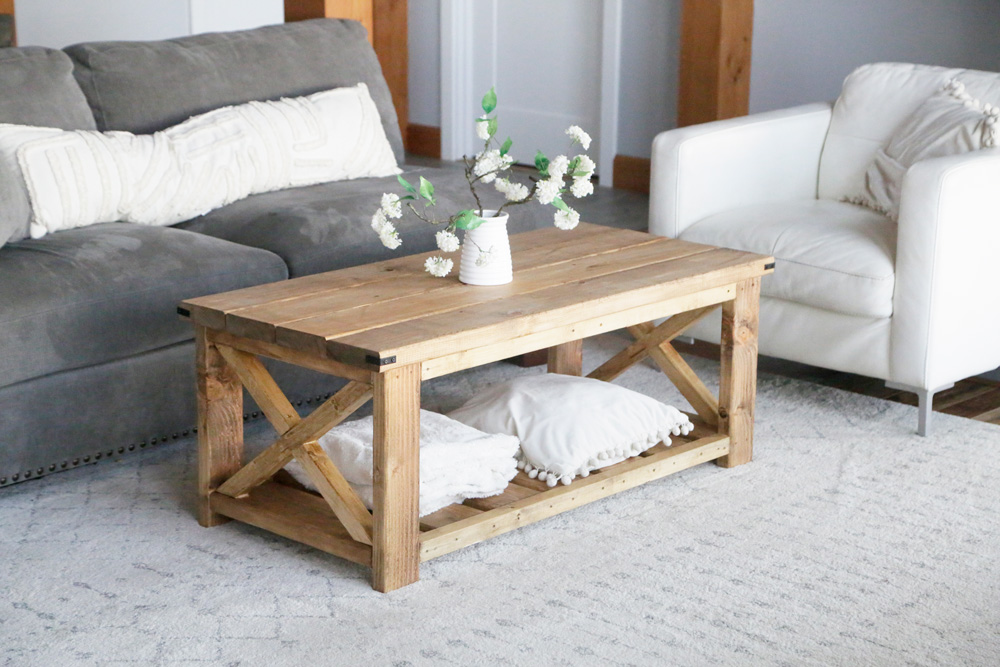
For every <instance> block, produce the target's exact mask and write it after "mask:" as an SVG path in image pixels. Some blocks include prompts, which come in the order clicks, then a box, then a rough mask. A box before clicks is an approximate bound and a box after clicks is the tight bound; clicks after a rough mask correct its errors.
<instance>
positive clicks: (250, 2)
mask: <svg viewBox="0 0 1000 667" xmlns="http://www.w3.org/2000/svg"><path fill="white" fill-rule="evenodd" d="M190 2H191V34H192V35H197V34H199V33H203V32H225V31H229V30H248V29H250V28H256V27H259V26H262V25H272V24H275V23H284V22H285V2H284V0H190Z"/></svg>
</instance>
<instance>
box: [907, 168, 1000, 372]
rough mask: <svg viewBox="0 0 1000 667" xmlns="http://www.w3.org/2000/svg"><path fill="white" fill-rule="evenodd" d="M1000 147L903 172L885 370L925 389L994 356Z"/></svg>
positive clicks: (999, 346) (999, 345) (999, 273)
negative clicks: (888, 360) (889, 340)
mask: <svg viewBox="0 0 1000 667" xmlns="http://www.w3.org/2000/svg"><path fill="white" fill-rule="evenodd" d="M998 184H1000V149H991V150H982V151H976V152H973V153H966V154H964V155H958V156H952V157H944V158H937V159H932V160H925V161H923V162H918V163H917V164H915V165H913V166H912V167H911V168H910V170H909V171H908V172H907V174H906V176H905V178H904V179H903V187H902V193H901V196H900V212H899V238H898V240H897V244H896V287H895V293H894V296H893V316H892V346H891V350H892V352H891V355H892V356H891V359H890V366H889V372H890V374H891V376H892V378H891V379H893V380H895V381H897V382H900V383H903V384H909V385H912V386H915V387H921V388H934V387H939V386H942V385H945V384H947V383H949V382H953V381H955V380H958V379H961V378H965V377H969V376H970V375H975V374H978V373H982V372H985V371H988V370H991V369H993V368H995V367H997V366H998V365H1000V299H998V298H997V291H998V287H1000V192H998Z"/></svg>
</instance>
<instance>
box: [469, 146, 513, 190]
mask: <svg viewBox="0 0 1000 667" xmlns="http://www.w3.org/2000/svg"><path fill="white" fill-rule="evenodd" d="M512 164H514V158H512V157H511V156H510V155H500V151H499V149H496V148H494V149H493V150H489V151H483V152H482V153H479V154H478V155H476V164H475V166H474V167H473V168H472V173H474V174H475V175H476V176H479V177H480V178H481V179H482V181H483V183H492V182H493V181H494V179H496V177H497V174H498V173H499V172H501V171H504V170H505V169H507V168H508V167H510V165H512Z"/></svg>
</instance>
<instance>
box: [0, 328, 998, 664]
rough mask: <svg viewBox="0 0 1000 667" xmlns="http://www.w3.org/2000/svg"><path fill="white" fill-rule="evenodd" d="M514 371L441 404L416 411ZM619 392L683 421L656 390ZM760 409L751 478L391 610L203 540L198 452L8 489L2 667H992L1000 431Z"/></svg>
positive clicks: (565, 525) (559, 520)
mask: <svg viewBox="0 0 1000 667" xmlns="http://www.w3.org/2000/svg"><path fill="white" fill-rule="evenodd" d="M620 344H621V341H620V339H616V338H615V337H614V336H610V337H605V338H604V339H600V340H598V341H596V343H595V344H593V345H590V346H589V347H588V348H587V352H588V359H587V361H588V362H589V363H588V364H587V365H588V366H590V367H593V366H595V365H596V364H597V363H598V362H599V361H600V360H602V359H603V358H605V357H606V356H608V355H609V354H611V352H612V351H614V350H615V349H617V348H618V347H619V346H620ZM692 363H693V364H694V365H695V366H696V368H697V369H699V370H700V371H702V372H703V373H702V374H703V376H704V377H706V378H707V377H709V376H711V375H713V374H715V373H716V372H717V365H713V364H711V363H709V362H704V361H702V360H693V361H692ZM522 372H537V369H535V370H532V371H524V370H522V369H518V368H516V367H513V366H507V365H502V364H498V365H493V366H489V367H486V368H484V369H479V370H477V371H474V372H470V373H466V374H463V375H461V376H459V377H457V378H454V377H453V378H450V379H449V378H444V379H441V380H438V381H435V382H434V383H433V385H432V386H431V387H430V388H429V391H428V392H427V394H426V396H425V405H431V406H433V407H438V408H445V409H447V408H451V407H455V406H457V405H458V404H459V403H460V402H461V401H462V400H463V399H464V398H465V397H466V396H468V395H469V393H470V392H471V391H472V387H474V386H477V385H481V383H487V382H492V381H496V380H497V379H500V378H505V377H508V376H511V375H513V374H515V373H522ZM620 381H621V383H622V384H624V385H626V386H629V387H631V388H634V389H638V390H640V391H645V392H647V393H649V394H650V395H654V396H657V397H659V398H663V399H668V400H672V401H675V402H677V401H678V400H679V399H677V397H676V394H675V393H674V392H673V390H672V389H671V388H670V387H669V385H668V383H667V381H666V379H665V378H664V377H663V376H662V375H661V374H659V373H658V372H657V371H655V370H653V368H652V367H650V366H640V367H637V368H633V369H632V370H631V371H629V373H628V374H626V375H625V376H623V377H622V378H621V380H620ZM758 396H759V398H758V421H757V438H756V457H755V460H754V462H753V463H751V464H749V465H745V466H742V467H739V468H734V469H732V470H724V469H721V468H718V467H715V466H713V465H704V466H700V467H697V468H694V469H691V470H688V471H686V472H683V473H680V474H678V475H674V476H672V477H668V478H666V479H664V480H661V481H659V482H655V483H652V484H649V485H646V486H644V487H641V488H639V489H635V490H633V491H630V492H626V493H624V494H620V495H618V496H615V497H614V498H610V499H607V500H604V501H600V502H598V503H595V504H592V505H589V506H587V507H584V508H581V509H578V510H575V511H572V512H569V513H567V514H563V515H561V516H559V517H556V518H554V519H550V520H548V521H545V522H542V523H539V524H535V525H533V526H530V527H527V528H524V529H521V530H519V531H515V532H513V533H508V534H507V535H504V536H502V537H499V538H496V539H493V540H491V541H488V542H485V543H482V544H479V545H476V546H473V547H470V548H468V549H465V550H462V551H459V552H456V553H454V554H451V555H449V556H445V557H443V558H440V559H437V560H434V561H432V562H430V563H427V564H425V565H424V566H423V567H422V570H421V576H422V580H421V582H420V583H418V584H416V585H413V586H410V587H407V588H405V589H402V590H400V591H397V592H395V593H393V594H390V595H381V594H378V593H375V592H374V591H372V590H371V589H370V588H369V585H368V578H367V572H366V570H364V569H362V568H360V567H357V566H354V565H351V564H349V563H346V562H343V561H340V560H338V559H336V558H334V557H332V556H327V555H325V554H323V553H321V552H318V551H314V550H312V549H309V548H308V547H304V546H300V545H297V544H294V543H292V542H288V541H285V540H283V539H281V538H278V537H274V536H271V535H269V534H266V533H264V532H262V531H258V530H256V529H253V528H250V527H248V526H243V525H239V524H237V523H230V524H227V525H225V526H221V527H218V528H214V529H211V530H206V529H203V528H201V527H199V526H198V524H197V523H196V521H195V519H194V517H193V507H194V503H193V479H194V457H193V451H194V445H193V442H192V441H185V442H180V443H175V444H171V445H169V446H165V447H163V448H162V449H159V450H154V451H151V452H146V453H144V454H142V455H141V456H132V457H127V458H124V459H122V460H121V461H120V462H118V463H115V464H110V465H100V466H97V467H89V468H85V469H78V470H75V471H72V472H68V473H63V474H59V475H52V476H51V477H46V478H45V479H43V480H39V481H37V482H31V483H26V484H22V485H18V486H13V487H9V488H7V489H4V490H2V491H0V663H2V664H5V665H16V666H18V667H21V666H27V665H38V666H44V667H50V666H58V667H68V666H70V665H116V664H121V663H134V664H141V665H157V664H171V665H173V664H191V665H196V664H198V665H301V664H313V665H365V664H371V665H439V664H440V665H497V664H524V665H528V664H530V665H538V664H548V665H714V664H722V665H775V664H780V665H862V664H863V665H996V664H998V663H1000V538H998V528H1000V509H998V508H1000V456H998V453H1000V429H998V428H997V427H996V426H990V425H987V424H982V423H978V422H974V421H969V420H963V419H960V418H957V417H947V416H940V415H935V426H934V434H933V436H932V437H929V438H919V437H916V436H914V435H913V434H912V429H913V426H914V423H915V421H916V415H915V411H914V409H913V408H910V407H906V406H902V405H898V404H893V403H889V402H886V401H881V400H878V399H873V398H867V397H863V396H858V395H854V394H849V393H846V392H842V391H838V390H835V389H828V388H824V387H819V386H814V385H810V384H806V383H803V382H798V381H793V380H787V379H783V378H777V377H773V376H765V377H762V378H761V381H760V385H759V395H758ZM249 430H250V431H253V432H255V433H257V434H258V435H260V436H263V435H264V434H266V431H265V430H264V429H263V426H262V425H254V427H252V428H251V429H249Z"/></svg>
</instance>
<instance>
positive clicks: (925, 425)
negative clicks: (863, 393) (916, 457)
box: [885, 381, 955, 437]
mask: <svg viewBox="0 0 1000 667" xmlns="http://www.w3.org/2000/svg"><path fill="white" fill-rule="evenodd" d="M885 386H887V387H889V388H890V389H899V390H900V391H909V392H913V393H914V394H916V395H917V435H920V436H925V437H926V436H927V433H928V432H929V431H930V427H931V413H932V412H933V411H934V394H936V393H938V392H939V391H944V390H945V389H951V388H952V387H954V386H955V383H954V382H951V383H949V384H945V385H941V386H940V387H936V388H934V389H921V388H919V387H912V386H910V385H908V384H900V383H898V382H888V381H887V382H886V383H885Z"/></svg>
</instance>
